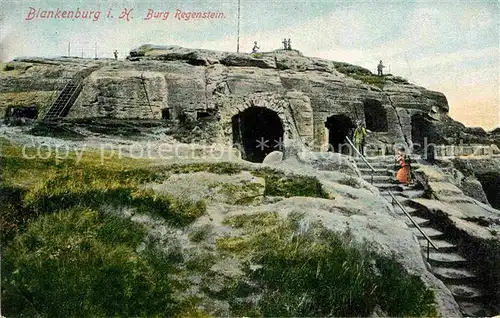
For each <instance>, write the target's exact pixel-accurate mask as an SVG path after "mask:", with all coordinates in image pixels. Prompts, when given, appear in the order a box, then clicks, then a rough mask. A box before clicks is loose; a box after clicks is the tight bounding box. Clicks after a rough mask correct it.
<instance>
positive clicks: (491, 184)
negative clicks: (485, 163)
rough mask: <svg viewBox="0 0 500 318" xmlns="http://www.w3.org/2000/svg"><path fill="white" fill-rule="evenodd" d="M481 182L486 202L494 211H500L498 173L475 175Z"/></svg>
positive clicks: (499, 177)
mask: <svg viewBox="0 0 500 318" xmlns="http://www.w3.org/2000/svg"><path fill="white" fill-rule="evenodd" d="M476 178H477V179H478V180H479V182H481V185H482V186H483V190H484V193H485V194H486V198H488V202H489V203H490V204H491V206H492V207H494V208H495V209H500V173H497V174H495V173H486V174H476Z"/></svg>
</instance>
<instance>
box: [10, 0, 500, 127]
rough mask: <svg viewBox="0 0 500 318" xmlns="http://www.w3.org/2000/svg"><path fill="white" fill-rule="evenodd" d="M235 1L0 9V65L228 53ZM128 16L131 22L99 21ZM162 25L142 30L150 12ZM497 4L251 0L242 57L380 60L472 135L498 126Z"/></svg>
mask: <svg viewBox="0 0 500 318" xmlns="http://www.w3.org/2000/svg"><path fill="white" fill-rule="evenodd" d="M237 3H238V1H237V0H231V1H229V0H222V1H214V0H204V1H178V0H177V1H175V0H174V1H168V0H163V1H153V0H150V1H148V0H142V1H105V0H100V1H83V0H80V1H77V0H67V1H58V0H48V1H43V0H35V1H17V0H16V1H14V0H1V4H0V6H1V9H2V10H1V20H0V23H1V52H0V58H1V60H3V61H6V60H11V59H13V58H14V57H17V56H58V55H66V54H67V48H68V42H71V47H72V51H71V53H72V55H77V56H80V55H81V54H82V50H83V53H84V56H85V57H93V56H94V45H95V42H97V46H98V55H99V56H100V57H112V52H113V50H115V49H117V50H118V51H119V52H120V57H124V56H125V54H126V53H128V51H130V49H132V48H134V47H137V46H139V45H141V44H145V43H154V44H162V45H165V44H167V45H168V44H174V45H180V46H186V47H200V48H206V49H215V50H221V51H235V50H236V25H237ZM30 6H31V7H34V8H37V9H38V8H41V9H42V10H55V9H56V8H57V7H59V8H60V9H64V10H76V9H77V8H80V9H81V10H101V11H102V13H101V16H100V19H99V20H98V21H96V22H93V21H92V20H86V21H82V20H77V19H75V20H54V19H52V20H42V19H38V20H36V19H35V20H31V21H26V20H25V17H26V16H27V14H28V12H29V7H30ZM110 8H111V9H113V15H115V18H116V16H118V15H119V14H120V12H121V11H122V10H123V9H124V8H133V9H134V10H133V11H132V15H133V16H134V19H133V20H132V21H131V22H125V21H119V20H117V19H106V17H105V15H106V14H107V11H108V9H110ZM149 8H151V9H154V10H158V11H170V17H169V19H168V20H166V21H163V20H160V21H151V20H150V21H145V20H143V17H144V16H145V15H146V13H147V11H148V9H149ZM499 8H500V6H499V2H498V1H468V0H464V1H440V0H435V1H407V0H404V1H332V0H330V1H300V0H284V1H256V0H241V39H240V41H241V42H240V48H241V51H246V52H248V51H250V50H251V47H252V43H253V41H255V40H256V41H258V42H259V45H260V46H261V48H262V49H263V50H264V51H266V50H273V49H276V48H279V47H280V46H281V40H282V38H283V37H287V38H288V37H290V38H291V39H292V46H293V48H297V49H299V50H300V51H302V52H303V53H304V55H307V56H317V57H323V58H327V59H332V60H337V61H346V62H349V63H354V64H358V65H362V66H364V67H367V68H370V69H372V70H373V71H374V68H375V66H376V64H377V62H378V60H380V59H382V60H383V61H384V63H385V64H386V65H387V66H388V68H389V67H390V71H391V73H394V74H396V75H400V76H403V77H406V78H409V79H410V80H411V81H412V82H414V83H416V84H418V85H421V86H425V87H427V88H429V89H433V90H438V91H441V92H443V93H445V94H446V96H447V97H448V101H449V103H450V107H451V111H450V113H451V115H452V116H453V117H454V118H456V119H457V120H460V121H462V122H463V123H465V124H466V125H470V126H483V127H485V128H487V129H491V128H494V127H498V126H500V105H499V73H500V70H499V27H500V26H499V21H500V18H499V17H500V12H499V10H500V9H499ZM176 9H181V10H184V11H206V10H211V11H215V12H223V13H225V15H226V18H225V19H223V20H206V21H178V20H174V19H173V18H174V13H175V10H176Z"/></svg>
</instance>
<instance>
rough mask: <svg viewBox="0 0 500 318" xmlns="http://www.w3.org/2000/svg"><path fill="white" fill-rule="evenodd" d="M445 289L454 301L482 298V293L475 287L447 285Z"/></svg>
mask: <svg viewBox="0 0 500 318" xmlns="http://www.w3.org/2000/svg"><path fill="white" fill-rule="evenodd" d="M447 287H448V289H449V290H450V291H451V293H452V294H453V297H455V299H462V300H474V299H480V298H483V297H484V294H483V292H482V291H481V290H480V289H479V288H476V287H472V286H468V285H448V286H447Z"/></svg>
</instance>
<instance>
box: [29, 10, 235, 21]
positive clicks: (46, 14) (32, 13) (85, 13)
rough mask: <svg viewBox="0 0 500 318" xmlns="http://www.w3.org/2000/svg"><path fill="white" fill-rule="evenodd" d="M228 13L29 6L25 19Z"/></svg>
mask: <svg viewBox="0 0 500 318" xmlns="http://www.w3.org/2000/svg"><path fill="white" fill-rule="evenodd" d="M225 17H226V15H225V14H224V13H223V12H219V11H211V10H204V11H184V10H181V9H175V11H174V10H171V11H170V10H154V9H147V10H146V11H144V10H142V11H139V10H135V9H132V8H123V9H121V10H116V9H108V10H107V11H102V10H87V9H81V8H75V9H61V8H55V9H42V8H33V7H29V8H28V10H27V13H26V16H25V18H24V19H25V20H27V21H33V20H49V19H54V20H61V19H62V20H64V19H68V20H90V21H94V22H96V21H99V20H101V19H119V20H123V21H132V20H133V19H137V18H138V19H140V20H145V21H152V20H163V21H165V20H172V19H173V20H179V21H192V20H211V19H224V18H225Z"/></svg>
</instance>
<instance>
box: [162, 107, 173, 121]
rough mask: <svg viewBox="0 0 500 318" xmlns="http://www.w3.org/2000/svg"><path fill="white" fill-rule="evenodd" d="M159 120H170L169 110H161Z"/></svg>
mask: <svg viewBox="0 0 500 318" xmlns="http://www.w3.org/2000/svg"><path fill="white" fill-rule="evenodd" d="M161 118H162V119H164V120H170V118H171V116H170V109H168V108H163V109H162V110H161Z"/></svg>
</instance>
